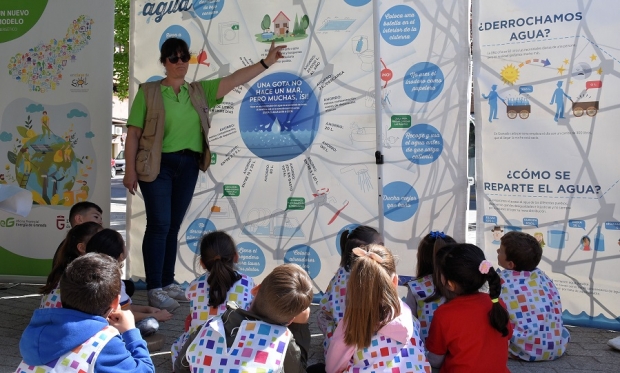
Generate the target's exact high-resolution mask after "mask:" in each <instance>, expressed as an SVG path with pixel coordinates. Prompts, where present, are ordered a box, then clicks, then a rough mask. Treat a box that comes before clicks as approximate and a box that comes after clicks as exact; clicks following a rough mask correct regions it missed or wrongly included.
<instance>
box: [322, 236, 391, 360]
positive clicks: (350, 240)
mask: <svg viewBox="0 0 620 373" xmlns="http://www.w3.org/2000/svg"><path fill="white" fill-rule="evenodd" d="M382 241H383V240H382V238H381V235H380V234H379V232H377V230H376V229H374V228H371V227H368V226H365V225H360V226H357V227H356V228H355V229H353V230H352V231H351V232H349V231H348V230H345V231H344V232H342V234H341V235H340V250H341V255H340V268H338V271H336V274H335V275H334V277H332V279H331V281H330V282H329V285H328V286H327V289H325V293H323V297H321V301H320V304H321V311H320V312H319V314H318V315H317V322H318V326H319V329H321V331H322V332H323V335H324V336H325V340H324V341H323V353H324V354H327V348H328V347H329V340H330V339H331V337H332V335H333V334H334V330H336V326H338V323H339V322H340V320H342V317H343V316H344V310H345V304H344V300H345V297H346V295H347V281H349V271H350V270H351V260H352V257H351V250H353V248H356V247H359V246H364V245H368V244H371V243H377V244H383V242H382Z"/></svg>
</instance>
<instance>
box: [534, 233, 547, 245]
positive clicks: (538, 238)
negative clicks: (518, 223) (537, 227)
mask: <svg viewBox="0 0 620 373" xmlns="http://www.w3.org/2000/svg"><path fill="white" fill-rule="evenodd" d="M534 238H535V239H536V241H538V243H539V244H540V247H541V248H544V247H545V245H546V243H545V237H544V236H543V234H542V232H536V233H534Z"/></svg>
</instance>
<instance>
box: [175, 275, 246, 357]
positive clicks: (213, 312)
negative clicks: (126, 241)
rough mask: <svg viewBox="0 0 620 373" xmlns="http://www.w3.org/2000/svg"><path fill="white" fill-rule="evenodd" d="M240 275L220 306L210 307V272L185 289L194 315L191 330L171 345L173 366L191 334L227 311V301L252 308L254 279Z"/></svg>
mask: <svg viewBox="0 0 620 373" xmlns="http://www.w3.org/2000/svg"><path fill="white" fill-rule="evenodd" d="M240 275H241V279H239V280H238V281H237V282H235V283H234V285H233V286H232V287H231V288H230V290H229V291H228V294H226V301H225V302H224V303H222V304H220V305H219V307H209V284H208V283H207V277H209V274H208V273H205V274H203V275H202V276H200V277H198V278H197V279H195V280H194V281H192V282H191V283H190V284H189V286H188V287H187V289H186V290H185V295H186V296H187V299H189V301H190V315H191V316H192V321H191V323H190V326H189V330H188V331H186V332H185V333H183V334H181V336H179V338H177V339H176V340H175V341H174V342H173V343H172V345H171V346H170V353H171V355H172V365H173V366H174V362H175V360H176V359H177V357H178V356H179V352H180V351H181V349H182V348H183V345H185V342H187V340H188V339H189V335H190V334H191V333H193V332H194V331H195V330H196V329H197V328H198V327H199V326H201V325H203V324H204V323H205V322H206V321H207V320H208V319H210V318H212V317H214V316H219V315H221V314H223V313H224V312H226V303H228V302H235V303H237V305H238V306H239V308H241V309H244V310H247V309H249V308H250V304H251V303H252V299H253V296H252V293H251V291H252V288H253V287H254V280H253V279H252V277H249V276H246V275H244V274H243V273H240Z"/></svg>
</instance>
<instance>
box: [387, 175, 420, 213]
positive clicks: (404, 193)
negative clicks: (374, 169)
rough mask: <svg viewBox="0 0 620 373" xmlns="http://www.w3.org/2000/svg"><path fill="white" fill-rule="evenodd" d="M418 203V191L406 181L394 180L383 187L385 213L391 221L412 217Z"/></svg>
mask: <svg viewBox="0 0 620 373" xmlns="http://www.w3.org/2000/svg"><path fill="white" fill-rule="evenodd" d="M418 203H419V201H418V192H416V190H415V189H414V188H413V186H411V185H409V184H407V183H405V182H402V181H394V182H392V183H389V184H388V185H386V186H385V187H383V215H384V216H385V217H386V218H388V219H390V220H391V221H396V222H401V221H405V220H409V219H411V218H412V217H413V215H415V213H416V211H418Z"/></svg>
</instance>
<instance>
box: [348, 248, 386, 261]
mask: <svg viewBox="0 0 620 373" xmlns="http://www.w3.org/2000/svg"><path fill="white" fill-rule="evenodd" d="M351 251H352V252H353V254H355V255H357V256H367V257H369V258H370V259H372V260H374V261H375V262H377V263H383V258H382V257H381V256H379V254H377V253H373V252H370V251H366V250H364V249H362V248H360V247H356V248H355V249H353V250H351Z"/></svg>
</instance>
